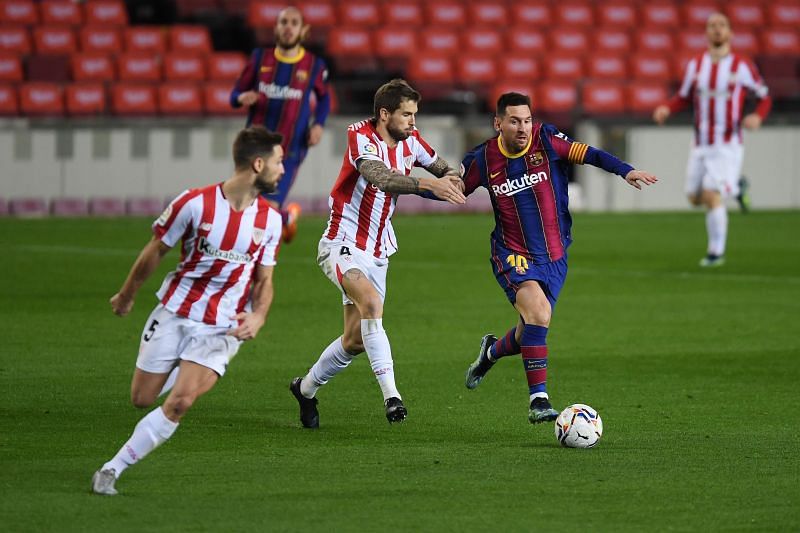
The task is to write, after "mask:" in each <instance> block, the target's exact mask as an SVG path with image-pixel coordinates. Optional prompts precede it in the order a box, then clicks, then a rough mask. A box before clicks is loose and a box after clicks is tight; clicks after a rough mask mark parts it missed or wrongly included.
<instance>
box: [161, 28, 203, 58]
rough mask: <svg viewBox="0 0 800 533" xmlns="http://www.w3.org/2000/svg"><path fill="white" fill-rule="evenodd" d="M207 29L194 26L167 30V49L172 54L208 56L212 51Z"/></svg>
mask: <svg viewBox="0 0 800 533" xmlns="http://www.w3.org/2000/svg"><path fill="white" fill-rule="evenodd" d="M212 48H213V47H212V46H211V36H210V35H209V33H208V28H206V27H205V26H196V25H177V26H172V27H171V28H170V29H169V49H170V50H171V51H173V52H195V53H201V54H208V53H211V51H212Z"/></svg>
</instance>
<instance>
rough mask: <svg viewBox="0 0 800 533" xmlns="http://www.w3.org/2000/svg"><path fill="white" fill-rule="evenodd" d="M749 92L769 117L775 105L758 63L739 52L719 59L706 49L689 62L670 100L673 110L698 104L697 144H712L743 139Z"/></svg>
mask: <svg viewBox="0 0 800 533" xmlns="http://www.w3.org/2000/svg"><path fill="white" fill-rule="evenodd" d="M747 91H750V92H752V93H753V94H754V95H755V96H756V98H757V99H758V106H757V108H756V113H758V114H759V115H761V118H762V119H763V118H766V116H767V114H768V113H769V110H770V107H771V105H772V99H771V98H770V96H769V95H768V90H767V86H766V85H764V82H763V80H762V79H761V76H760V75H759V73H758V70H757V69H756V67H755V65H753V63H752V62H751V61H750V60H748V59H747V58H745V57H743V56H740V55H738V54H732V53H731V54H728V55H726V56H725V57H723V58H722V59H720V60H719V61H717V62H714V61H712V60H711V54H709V53H708V52H705V53H703V54H701V55H699V56H697V57H695V58H693V59H692V60H690V61H689V63H688V64H687V65H686V72H685V74H684V77H683V83H682V84H681V87H680V90H679V91H678V94H676V95H675V96H674V97H673V98H672V99H671V100H670V101H669V104H668V105H669V107H670V111H672V112H675V111H680V110H682V109H685V108H686V107H688V106H689V104H690V103H691V104H692V105H693V106H694V128H695V144H696V145H697V146H708V145H713V144H720V143H729V142H737V143H741V142H742V130H741V122H742V116H743V109H742V108H743V107H744V99H745V94H746V92H747Z"/></svg>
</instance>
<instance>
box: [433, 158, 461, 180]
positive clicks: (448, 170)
mask: <svg viewBox="0 0 800 533" xmlns="http://www.w3.org/2000/svg"><path fill="white" fill-rule="evenodd" d="M425 170H427V171H428V172H430V173H431V174H433V175H434V176H436V177H437V178H441V177H442V176H444V175H446V174H453V175H456V176H457V175H458V171H457V170H456V169H454V168H453V167H451V166H450V163H448V162H447V161H445V160H444V159H442V158H441V157H438V158H436V161H434V162H433V163H432V164H431V165H430V166H428V167H425Z"/></svg>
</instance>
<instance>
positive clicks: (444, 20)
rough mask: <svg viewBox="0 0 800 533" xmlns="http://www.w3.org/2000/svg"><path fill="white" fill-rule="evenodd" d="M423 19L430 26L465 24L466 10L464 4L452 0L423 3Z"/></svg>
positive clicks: (457, 25) (453, 26) (461, 26)
mask: <svg viewBox="0 0 800 533" xmlns="http://www.w3.org/2000/svg"><path fill="white" fill-rule="evenodd" d="M425 20H426V21H427V23H428V24H429V25H431V26H450V27H452V28H464V27H466V26H467V10H466V8H465V7H464V4H462V3H461V2H458V1H454V0H441V1H440V2H427V3H425Z"/></svg>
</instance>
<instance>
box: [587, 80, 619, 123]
mask: <svg viewBox="0 0 800 533" xmlns="http://www.w3.org/2000/svg"><path fill="white" fill-rule="evenodd" d="M581 103H582V104H583V112H584V113H587V114H590V115H607V114H619V113H624V112H625V88H624V85H623V84H622V82H611V81H589V82H586V83H584V84H583V88H582V89H581Z"/></svg>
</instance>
